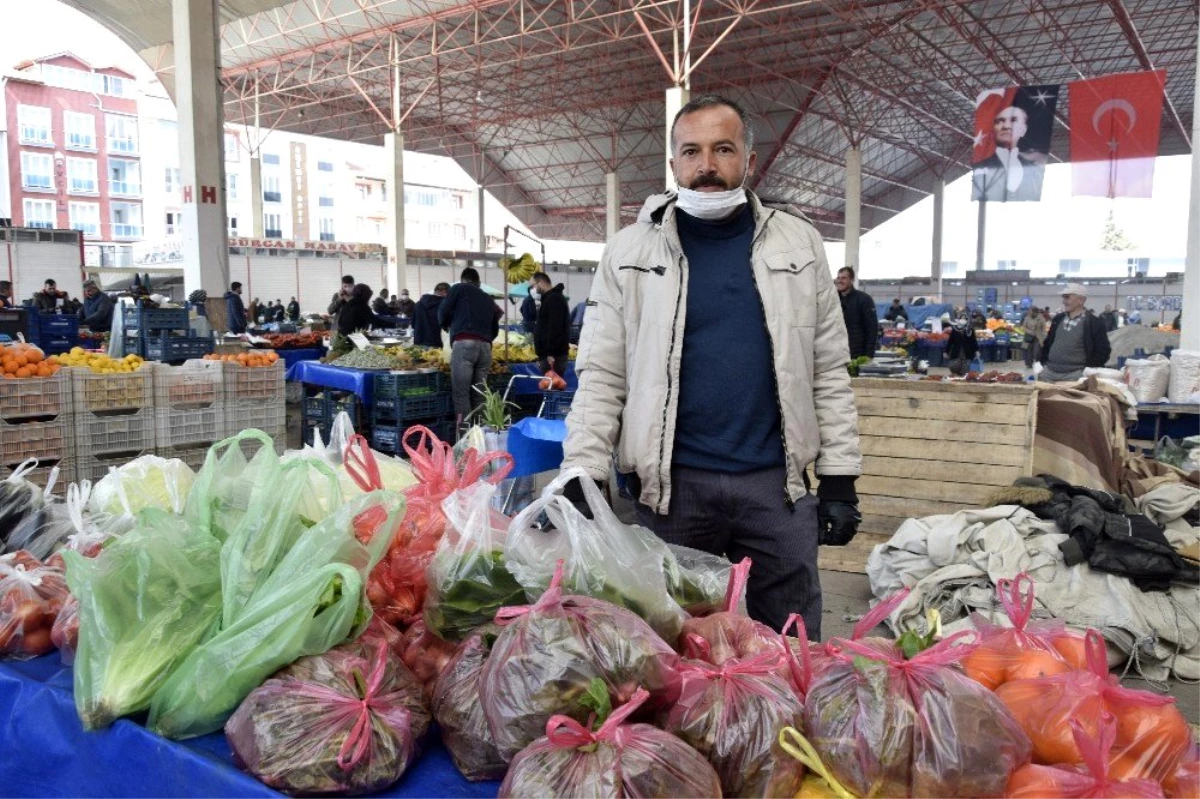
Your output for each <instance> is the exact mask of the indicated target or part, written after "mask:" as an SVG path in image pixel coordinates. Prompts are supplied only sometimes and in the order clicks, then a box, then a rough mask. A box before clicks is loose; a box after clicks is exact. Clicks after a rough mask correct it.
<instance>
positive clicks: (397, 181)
mask: <svg viewBox="0 0 1200 799" xmlns="http://www.w3.org/2000/svg"><path fill="white" fill-rule="evenodd" d="M383 148H384V150H386V151H387V154H388V159H389V164H388V166H389V168H390V171H389V173H388V176H389V178H390V180H389V181H388V184H389V185H388V191H389V192H391V194H389V195H388V210H389V211H390V212H391V213H389V214H388V221H389V222H390V223H391V224H390V229H389V231H388V233H389V235H388V241H387V244H388V247H387V284H388V291H390V292H393V293H395V292H399V291H401V290H402V289H403V288H404V279H405V278H404V268H405V265H406V264H407V263H408V254H407V251H406V250H405V249H404V134H403V133H401V132H399V131H397V132H395V133H388V134H386V135H384V137H383Z"/></svg>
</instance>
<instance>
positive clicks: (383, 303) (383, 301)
mask: <svg viewBox="0 0 1200 799" xmlns="http://www.w3.org/2000/svg"><path fill="white" fill-rule="evenodd" d="M371 310H372V311H374V312H375V314H376V315H377V316H390V315H391V313H392V311H391V308H390V306H389V305H388V290H387V289H380V290H379V296H378V297H376V298H375V302H373V303H371Z"/></svg>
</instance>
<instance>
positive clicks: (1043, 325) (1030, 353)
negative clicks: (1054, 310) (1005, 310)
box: [1021, 307, 1050, 369]
mask: <svg viewBox="0 0 1200 799" xmlns="http://www.w3.org/2000/svg"><path fill="white" fill-rule="evenodd" d="M1021 327H1023V328H1024V329H1025V368H1026V369H1031V368H1033V362H1034V361H1040V360H1041V357H1042V347H1043V346H1045V344H1046V333H1047V332H1048V331H1049V330H1050V323H1049V322H1047V321H1046V317H1045V316H1042V312H1041V311H1040V310H1038V309H1037V308H1036V307H1034V308H1030V309H1029V311H1028V313H1026V314H1025V318H1024V319H1023V320H1022V321H1021Z"/></svg>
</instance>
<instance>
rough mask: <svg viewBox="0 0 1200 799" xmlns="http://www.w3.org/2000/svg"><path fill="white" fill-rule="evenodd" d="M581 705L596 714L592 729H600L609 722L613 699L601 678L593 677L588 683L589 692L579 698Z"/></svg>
mask: <svg viewBox="0 0 1200 799" xmlns="http://www.w3.org/2000/svg"><path fill="white" fill-rule="evenodd" d="M579 704H581V705H583V706H584V707H586V708H587V709H588V710H590V711H592V712H593V713H594V714H596V718H595V721H593V722H592V729H594V730H598V729H600V725H602V724H604V722H606V721H608V717H609V716H611V715H612V699H611V698H610V697H609V695H608V686H607V685H605V684H604V680H602V679H600V678H599V677H593V678H592V681H591V682H590V683H588V688H587V692H586V693H585V694H584V695H583V696H582V697H580V698H579Z"/></svg>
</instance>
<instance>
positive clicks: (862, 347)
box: [834, 266, 879, 358]
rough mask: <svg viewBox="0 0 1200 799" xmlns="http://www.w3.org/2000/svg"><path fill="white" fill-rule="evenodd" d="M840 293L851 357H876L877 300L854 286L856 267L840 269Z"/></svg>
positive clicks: (837, 284) (836, 282)
mask: <svg viewBox="0 0 1200 799" xmlns="http://www.w3.org/2000/svg"><path fill="white" fill-rule="evenodd" d="M834 284H835V285H836V286H837V290H838V294H840V295H842V316H843V317H844V318H845V320H846V338H847V339H848V340H849V342H850V357H851V358H859V357H861V356H864V355H865V356H866V357H868V358H874V357H875V347H876V346H877V345H878V343H879V314H878V313H877V312H876V311H875V300H873V299H871V295H870V294H867V293H866V292H865V291H859V290H858V289H856V288H854V267H852V266H843V267H842V268H841V269H839V270H838V273H837V280H835V281H834Z"/></svg>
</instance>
